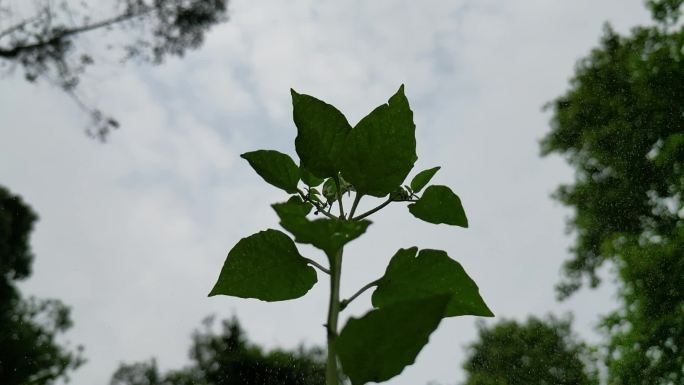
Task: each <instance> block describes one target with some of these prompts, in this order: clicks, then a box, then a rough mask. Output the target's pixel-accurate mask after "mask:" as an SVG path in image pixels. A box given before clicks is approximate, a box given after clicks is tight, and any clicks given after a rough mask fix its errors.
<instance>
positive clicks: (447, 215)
mask: <svg viewBox="0 0 684 385" xmlns="http://www.w3.org/2000/svg"><path fill="white" fill-rule="evenodd" d="M408 209H409V211H410V212H411V214H413V216H415V217H416V218H419V219H422V220H424V221H426V222H430V223H446V224H448V225H454V226H461V227H468V218H466V215H465V211H463V206H462V205H461V199H460V198H459V197H458V195H456V194H454V192H453V191H451V189H450V188H449V187H446V186H439V185H433V186H430V187H428V188H427V189H425V192H424V193H423V195H422V196H421V197H420V199H418V202H415V203H411V204H410V205H409V206H408Z"/></svg>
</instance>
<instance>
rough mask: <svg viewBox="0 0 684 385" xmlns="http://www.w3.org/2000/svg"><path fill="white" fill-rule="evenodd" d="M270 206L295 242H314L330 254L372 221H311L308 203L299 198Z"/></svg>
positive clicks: (311, 243)
mask: <svg viewBox="0 0 684 385" xmlns="http://www.w3.org/2000/svg"><path fill="white" fill-rule="evenodd" d="M272 207H273V209H274V210H275V211H276V213H277V214H278V217H279V218H280V225H281V226H282V227H283V228H284V229H285V230H287V231H289V232H290V233H291V234H292V235H294V237H295V241H296V242H299V243H306V244H310V245H313V246H314V247H316V248H318V249H321V250H323V251H324V252H325V253H326V254H327V255H328V256H329V257H331V256H333V255H334V254H335V253H336V252H337V251H338V250H339V249H340V248H342V247H343V246H344V245H345V244H347V243H348V242H351V241H352V240H354V239H356V238H358V237H359V236H361V234H363V233H364V232H366V228H368V225H370V224H371V222H370V221H366V220H363V221H343V220H339V219H329V218H320V219H315V220H313V221H310V220H309V219H308V218H306V215H307V214H308V213H309V212H310V211H311V205H310V204H309V203H306V202H302V200H301V199H299V197H292V198H291V199H290V200H289V201H287V202H285V203H275V204H273V205H272Z"/></svg>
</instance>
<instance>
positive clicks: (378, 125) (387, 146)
mask: <svg viewBox="0 0 684 385" xmlns="http://www.w3.org/2000/svg"><path fill="white" fill-rule="evenodd" d="M415 132H416V126H415V124H413V112H412V111H411V108H410V107H409V103H408V100H407V99H406V95H404V86H403V85H402V86H401V87H400V88H399V91H397V93H396V94H394V96H392V97H391V98H390V99H389V101H388V103H387V104H383V105H381V106H379V107H378V108H376V109H375V110H373V111H372V112H371V113H370V114H368V116H366V117H365V118H363V119H361V121H360V122H359V123H358V124H357V125H356V126H355V127H354V128H353V129H352V130H351V132H350V133H349V135H348V136H347V140H346V142H345V145H344V152H343V153H342V162H341V166H342V168H341V170H342V175H343V176H344V178H345V179H346V180H347V181H349V183H351V184H352V185H353V186H354V187H355V188H356V191H357V192H359V193H361V194H363V195H372V196H375V197H384V196H385V195H387V194H389V193H391V192H392V191H394V190H395V189H396V188H397V187H399V186H400V185H401V183H402V182H403V181H404V179H406V176H407V175H408V173H409V172H410V171H411V169H412V168H413V164H414V163H415V162H416V160H417V159H418V157H417V156H416V135H415Z"/></svg>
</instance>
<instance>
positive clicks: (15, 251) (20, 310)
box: [0, 186, 83, 385]
mask: <svg viewBox="0 0 684 385" xmlns="http://www.w3.org/2000/svg"><path fill="white" fill-rule="evenodd" d="M36 219H37V216H36V215H35V213H34V212H33V210H31V208H30V207H29V206H28V205H26V204H25V203H24V202H23V201H22V199H21V198H20V197H18V196H16V195H13V194H12V193H10V192H9V191H8V190H7V189H6V188H4V187H2V186H0V384H3V385H25V384H36V385H43V384H53V383H55V382H56V381H57V380H59V379H64V378H68V374H69V372H70V371H73V370H74V369H76V368H77V367H78V366H80V365H81V364H82V363H83V359H82V357H81V348H80V347H77V348H72V347H70V346H68V345H64V344H61V343H59V342H58V341H57V338H58V337H59V336H60V334H62V333H64V332H65V331H67V330H68V329H69V328H70V327H71V319H70V315H69V308H68V307H66V306H65V305H64V304H62V303H61V302H60V301H57V300H39V299H36V298H23V297H22V295H21V293H20V292H19V290H18V289H17V287H16V281H18V280H22V279H25V278H27V277H28V276H30V274H31V264H32V261H33V254H32V253H31V248H30V244H29V236H30V233H31V230H32V229H33V223H34V222H35V220H36Z"/></svg>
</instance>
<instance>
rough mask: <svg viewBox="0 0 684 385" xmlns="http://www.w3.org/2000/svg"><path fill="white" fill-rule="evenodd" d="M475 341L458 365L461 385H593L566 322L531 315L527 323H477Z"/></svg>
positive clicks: (582, 349)
mask: <svg viewBox="0 0 684 385" xmlns="http://www.w3.org/2000/svg"><path fill="white" fill-rule="evenodd" d="M478 329H479V331H478V333H479V336H478V340H477V341H476V342H474V343H473V344H471V345H470V347H469V348H468V355H467V358H466V361H465V362H464V364H463V369H465V371H466V373H467V376H466V381H465V382H464V385H536V384H538V385H549V384H554V385H566V384H567V385H585V384H596V383H597V380H596V373H595V372H594V369H593V368H590V367H588V366H587V365H586V362H588V361H587V360H588V358H589V356H588V355H587V354H588V351H587V349H586V347H585V346H584V345H583V344H581V343H580V342H578V340H577V339H576V337H574V336H573V334H572V332H571V330H570V321H569V320H561V319H556V318H553V317H549V318H548V319H546V320H542V319H538V318H535V317H530V318H529V319H528V320H527V321H526V322H524V323H519V322H517V321H510V320H503V321H500V322H498V323H496V324H494V325H492V326H489V327H487V326H485V324H484V323H481V322H480V323H478Z"/></svg>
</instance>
